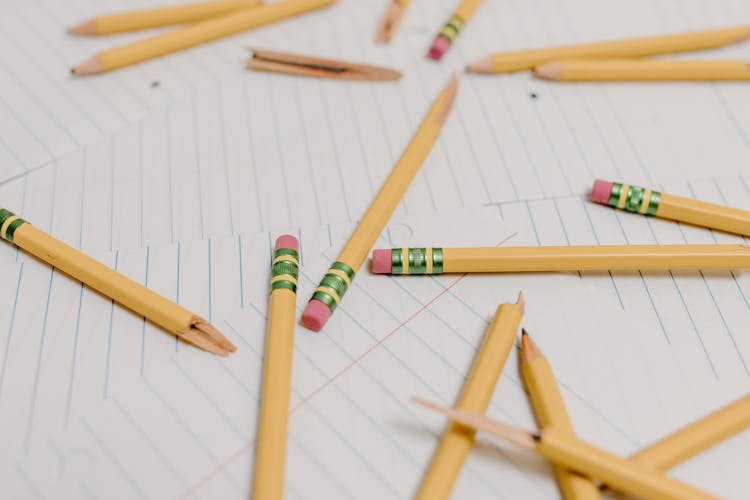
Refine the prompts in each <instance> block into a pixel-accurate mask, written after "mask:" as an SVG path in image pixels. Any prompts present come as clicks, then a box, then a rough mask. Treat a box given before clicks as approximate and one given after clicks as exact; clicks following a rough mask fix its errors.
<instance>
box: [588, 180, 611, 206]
mask: <svg viewBox="0 0 750 500" xmlns="http://www.w3.org/2000/svg"><path fill="white" fill-rule="evenodd" d="M612 184H613V183H612V182H608V181H602V180H599V179H597V180H595V181H594V186H593V187H592V188H591V194H590V195H589V198H590V199H591V201H593V202H594V203H600V204H602V205H607V204H608V203H609V197H610V196H611V195H612Z"/></svg>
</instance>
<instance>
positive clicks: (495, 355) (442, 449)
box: [416, 297, 523, 500]
mask: <svg viewBox="0 0 750 500" xmlns="http://www.w3.org/2000/svg"><path fill="white" fill-rule="evenodd" d="M522 316H523V299H521V298H520V297H519V302H518V303H516V304H501V305H500V306H499V307H498V308H497V311H496V312H495V317H494V318H493V320H492V324H490V327H489V329H488V330H487V334H486V335H485V337H484V341H483V342H482V345H481V347H480V348H479V351H478V352H477V355H476V358H475V359H474V363H473V365H472V367H471V370H470V371H469V374H468V376H467V377H466V382H465V383H464V386H463V389H462V391H461V395H460V396H459V398H458V402H457V404H456V407H458V408H461V409H464V410H471V411H477V412H482V413H484V412H485V411H486V410H487V407H488V406H489V404H490V400H491V399H492V394H493V392H494V390H495V386H496V385H497V381H498V379H499V378H500V373H501V372H502V370H503V366H504V365H505V360H506V359H507V357H508V354H509V352H510V349H511V347H512V346H513V341H514V340H515V338H516V332H517V331H518V326H519V324H520V322H521V317H522ZM475 434H476V430H473V429H470V428H468V427H465V426H463V425H461V424H457V423H453V422H451V423H449V424H448V426H447V428H446V429H445V431H444V432H443V435H442V437H441V439H440V443H439V444H438V447H437V449H436V450H435V453H434V455H433V457H432V462H431V463H430V466H429V468H428V469H427V472H426V473H425V475H424V478H423V479H422V484H421V485H420V487H419V491H418V492H417V495H416V498H417V499H420V500H436V499H441V498H448V497H449V496H450V493H451V490H452V489H453V485H454V483H455V481H456V478H458V474H459V472H460V471H461V466H462V465H463V463H464V461H465V460H466V457H467V455H468V454H469V451H471V447H472V446H473V444H474V435H475Z"/></svg>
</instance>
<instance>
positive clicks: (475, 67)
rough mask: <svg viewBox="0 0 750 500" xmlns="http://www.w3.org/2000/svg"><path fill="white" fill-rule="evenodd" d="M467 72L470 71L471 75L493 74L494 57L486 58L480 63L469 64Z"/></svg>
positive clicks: (479, 61)
mask: <svg viewBox="0 0 750 500" xmlns="http://www.w3.org/2000/svg"><path fill="white" fill-rule="evenodd" d="M466 71H468V72H469V73H485V74H489V73H492V72H493V68H492V57H486V58H484V59H480V60H478V61H474V62H472V63H469V64H467V65H466Z"/></svg>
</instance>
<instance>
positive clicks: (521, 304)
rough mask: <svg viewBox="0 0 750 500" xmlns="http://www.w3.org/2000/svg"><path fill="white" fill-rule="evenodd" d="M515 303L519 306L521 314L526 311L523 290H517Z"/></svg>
mask: <svg viewBox="0 0 750 500" xmlns="http://www.w3.org/2000/svg"><path fill="white" fill-rule="evenodd" d="M516 305H517V306H518V307H520V308H521V314H523V313H524V312H526V300H524V298H523V291H520V292H518V298H517V299H516Z"/></svg>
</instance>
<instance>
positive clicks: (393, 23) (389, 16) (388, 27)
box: [374, 1, 405, 43]
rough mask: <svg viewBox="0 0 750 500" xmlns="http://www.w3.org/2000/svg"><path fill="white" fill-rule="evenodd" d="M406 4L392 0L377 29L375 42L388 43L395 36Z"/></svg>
mask: <svg viewBox="0 0 750 500" xmlns="http://www.w3.org/2000/svg"><path fill="white" fill-rule="evenodd" d="M404 10H405V6H404V5H402V4H400V3H399V2H394V1H391V3H390V5H388V8H387V9H386V10H385V13H384V14H383V18H382V19H381V20H380V24H378V28H377V30H376V31H375V40H374V41H375V43H388V42H390V41H391V39H392V38H393V34H394V33H395V32H396V28H398V25H399V24H401V18H402V16H403V15H404Z"/></svg>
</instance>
